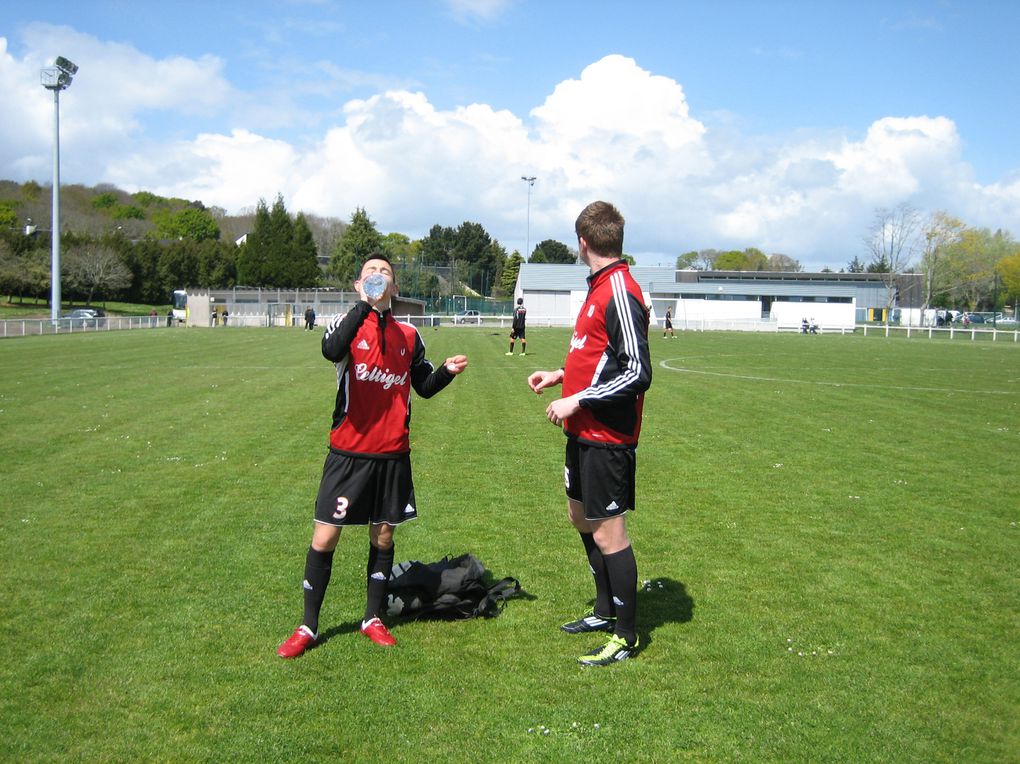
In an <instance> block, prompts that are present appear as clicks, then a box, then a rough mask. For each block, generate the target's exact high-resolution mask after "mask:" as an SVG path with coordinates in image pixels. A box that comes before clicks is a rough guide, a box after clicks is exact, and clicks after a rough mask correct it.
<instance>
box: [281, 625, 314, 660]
mask: <svg viewBox="0 0 1020 764" xmlns="http://www.w3.org/2000/svg"><path fill="white" fill-rule="evenodd" d="M316 639H318V635H316V634H313V633H312V630H311V629H309V628H308V627H307V626H298V627H297V628H296V629H294V633H293V634H291V635H290V637H288V639H287V641H286V642H284V643H283V644H282V645H280V646H279V647H278V648H276V654H277V655H279V656H280V657H281V658H297V657H298V656H299V655H301V654H302V653H304V651H305V650H307V649H309V648H311V647H314V646H315V640H316Z"/></svg>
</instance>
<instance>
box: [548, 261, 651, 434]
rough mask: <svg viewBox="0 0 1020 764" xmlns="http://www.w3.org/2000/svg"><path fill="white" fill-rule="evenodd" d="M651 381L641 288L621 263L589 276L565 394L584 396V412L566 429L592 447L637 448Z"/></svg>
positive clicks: (569, 359) (565, 372)
mask: <svg viewBox="0 0 1020 764" xmlns="http://www.w3.org/2000/svg"><path fill="white" fill-rule="evenodd" d="M651 383H652V365H651V357H650V354H649V351H648V313H647V311H646V310H645V305H644V299H643V297H642V295H641V287H639V286H638V284H637V282H636V281H634V278H633V277H632V276H631V275H630V268H629V267H628V266H627V263H626V262H624V261H623V260H619V261H617V262H615V263H613V264H611V265H607V266H606V267H605V268H603V269H602V270H600V271H598V272H596V273H593V274H591V275H590V276H589V277H588V297H587V298H586V299H585V301H584V305H582V306H581V311H580V313H578V315H577V321H576V323H575V324H574V335H573V337H571V339H570V352H569V353H567V361H566V363H565V364H564V366H563V396H564V397H567V396H569V395H574V394H579V402H580V404H581V408H580V410H579V411H578V412H577V413H576V414H574V415H572V416H570V417H568V418H567V420H566V421H565V423H564V431H565V432H566V433H567V435H568V436H570V437H575V438H577V439H578V440H579V441H581V442H583V443H587V444H590V445H597V446H608V447H627V446H635V445H637V442H638V435H639V434H640V432H641V412H642V409H643V407H644V392H645V390H647V389H648V387H649V385H651Z"/></svg>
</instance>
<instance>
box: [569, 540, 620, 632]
mask: <svg viewBox="0 0 1020 764" xmlns="http://www.w3.org/2000/svg"><path fill="white" fill-rule="evenodd" d="M578 533H579V534H580V536H581V542H582V543H583V544H584V551H585V552H586V553H587V555H588V567H590V568H591V575H592V578H594V579H595V615H599V616H602V617H603V618H613V617H614V616H615V615H616V608H614V607H613V590H612V587H611V586H610V585H609V575H608V574H607V573H606V564H605V560H604V558H603V557H602V552H601V551H599V548H598V545H597V544H596V543H595V537H594V536H593V535H592V534H590V533H580V531H578Z"/></svg>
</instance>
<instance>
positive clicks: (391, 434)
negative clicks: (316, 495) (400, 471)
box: [322, 300, 454, 456]
mask: <svg viewBox="0 0 1020 764" xmlns="http://www.w3.org/2000/svg"><path fill="white" fill-rule="evenodd" d="M322 355H323V356H325V358H326V359H328V360H330V361H332V362H333V363H334V364H336V379H337V392H336V407H335V408H334V409H333V423H332V427H331V428H330V433H329V445H330V448H332V449H334V450H335V451H339V452H341V453H346V454H355V455H358V456H393V455H398V454H406V453H407V452H409V451H410V450H411V446H410V442H409V439H408V428H409V426H410V423H411V389H412V388H413V389H414V391H415V392H416V393H418V395H420V396H421V397H422V398H431V397H432V396H433V395H435V394H436V393H438V392H439V391H440V390H442V389H443V388H444V387H446V386H447V385H448V384H450V382H452V381H453V378H454V375H453V374H451V373H450V372H449V371H448V370H447V369H446V367H445V366H440V367H439V368H438V369H436V368H434V367H433V366H432V364H431V363H430V362H429V360H428V359H427V358H426V357H425V343H424V342H422V339H421V335H420V334H418V330H417V329H416V328H415V327H413V326H411V325H410V324H405V323H401V322H399V321H397V320H395V319H394V318H393V316H392V314H391V313H390V311H389V310H387V311H385V312H383V313H380V312H379V311H377V310H373V309H372V308H371V307H370V306H369V304H368V303H367V302H364V301H362V300H359V301H358V302H356V303H355V304H354V307H352V308H351V309H350V310H349V311H348V312H347V313H346V314H344V315H339V314H338V315H336V316H334V317H333V318H332V319H331V320H330V322H329V324H327V326H326V333H325V334H324V335H323V337H322Z"/></svg>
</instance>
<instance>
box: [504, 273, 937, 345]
mask: <svg viewBox="0 0 1020 764" xmlns="http://www.w3.org/2000/svg"><path fill="white" fill-rule="evenodd" d="M630 270H631V274H632V275H633V276H634V279H635V281H637V283H638V284H639V285H640V287H641V291H642V292H643V294H644V296H645V303H646V304H647V305H648V306H650V311H651V319H652V322H653V324H658V325H659V326H661V325H662V321H663V317H664V316H665V314H666V309H667V308H669V309H670V310H671V311H672V316H673V325H674V326H675V327H676V328H677V329H742V330H747V331H777V330H780V329H799V328H800V326H801V322H802V321H803V320H804V319H807V320H809V321H813V322H814V323H816V324H817V325H818V326H820V327H821V328H822V329H823V331H853V329H854V326H855V324H856V323H858V322H861V321H883V320H886V318H888V319H889V320H891V321H894V322H898V321H899V319H900V314H901V312H902V311H903V310H904V309H909V310H911V311H917V309H919V308H920V296H921V277H920V276H919V275H916V274H905V275H895V276H892V275H890V274H882V273H785V272H774V271H678V270H675V269H673V268H663V267H647V266H632V267H631V269H630ZM587 276H588V268H587V267H586V266H584V265H578V264H573V265H549V264H538V263H524V264H522V265H521V270H520V272H519V273H518V275H517V284H516V288H515V290H514V298H515V299H516V298H517V297H522V298H524V304H525V306H526V307H527V309H528V320H529V323H532V324H538V325H550V326H561V325H567V326H569V325H571V324H573V322H574V319H575V318H576V317H577V313H578V311H579V310H580V309H581V305H582V304H583V303H584V300H585V297H586V295H587V292H588V284H587V280H586V277H587Z"/></svg>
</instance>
